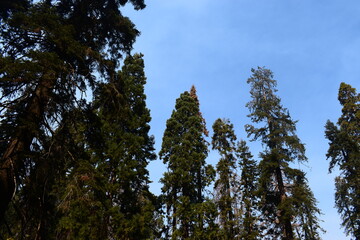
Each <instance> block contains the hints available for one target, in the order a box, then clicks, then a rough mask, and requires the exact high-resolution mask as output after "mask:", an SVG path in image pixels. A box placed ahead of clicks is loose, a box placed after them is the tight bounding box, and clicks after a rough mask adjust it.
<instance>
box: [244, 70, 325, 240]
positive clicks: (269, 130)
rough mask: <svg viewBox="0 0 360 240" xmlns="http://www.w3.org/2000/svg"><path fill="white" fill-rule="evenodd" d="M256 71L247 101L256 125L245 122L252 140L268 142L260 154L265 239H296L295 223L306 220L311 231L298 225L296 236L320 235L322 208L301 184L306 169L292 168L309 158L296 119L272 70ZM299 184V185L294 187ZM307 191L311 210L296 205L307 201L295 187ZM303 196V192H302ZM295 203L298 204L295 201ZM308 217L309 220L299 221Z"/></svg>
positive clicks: (264, 143) (261, 201) (260, 193)
mask: <svg viewBox="0 0 360 240" xmlns="http://www.w3.org/2000/svg"><path fill="white" fill-rule="evenodd" d="M252 72H253V75H252V76H251V77H250V78H249V79H248V83H249V84H250V86H251V91H250V94H251V97H252V100H251V101H250V102H249V103H248V104H247V107H248V108H249V110H250V114H249V117H250V118H251V120H252V122H253V123H254V124H255V126H254V125H246V131H247V132H248V134H249V136H252V137H253V140H257V139H260V140H261V142H262V143H263V145H264V146H265V150H264V152H262V153H261V154H260V157H261V159H262V160H261V162H260V164H259V170H260V178H259V196H260V203H259V204H260V206H262V208H261V211H262V213H263V218H262V219H261V220H262V221H263V223H262V224H263V225H266V227H265V232H264V233H263V234H265V235H264V237H265V238H266V239H284V240H285V239H294V238H295V236H294V226H296V225H298V224H299V225H300V224H306V225H309V226H311V228H312V229H313V231H311V235H308V234H309V232H308V231H307V229H300V230H299V229H296V230H297V231H300V233H299V232H297V235H298V236H297V237H299V238H300V239H304V236H307V239H318V233H317V232H318V231H319V230H320V229H319V226H318V223H317V222H318V219H317V216H316V214H317V213H318V212H319V210H318V209H317V208H316V206H315V199H313V195H312V194H311V191H310V190H309V188H308V187H307V186H306V184H305V181H306V180H302V184H298V179H299V178H303V179H305V176H304V173H303V172H302V171H300V170H295V169H293V168H291V166H290V163H293V162H295V161H298V162H302V161H306V156H305V147H304V145H303V144H302V143H301V142H300V140H299V138H298V137H297V135H296V134H295V131H296V127H295V124H296V122H295V121H293V120H292V119H291V117H290V115H289V112H288V110H287V109H286V108H284V107H283V106H282V105H281V104H280V98H279V97H278V96H277V95H276V94H275V93H276V92H277V89H276V81H275V80H274V79H273V74H272V72H271V71H270V70H268V69H265V68H258V69H256V70H255V69H252ZM260 124H263V125H262V126H260ZM295 186H296V187H295ZM300 189H301V191H303V192H304V193H307V195H305V197H306V199H308V200H307V201H306V203H309V204H310V205H309V206H308V207H309V209H311V210H309V211H307V212H298V211H297V207H298V206H299V205H302V204H303V203H304V202H305V199H302V200H301V199H300V195H298V194H296V192H295V190H297V191H300ZM302 197H304V196H302ZM295 203H296V204H295ZM298 219H302V220H303V219H305V221H306V223H305V222H304V221H303V222H301V221H300V222H298Z"/></svg>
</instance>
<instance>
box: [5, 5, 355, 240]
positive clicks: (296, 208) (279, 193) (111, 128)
mask: <svg viewBox="0 0 360 240" xmlns="http://www.w3.org/2000/svg"><path fill="white" fill-rule="evenodd" d="M126 4H131V5H132V6H133V8H134V9H135V10H141V9H143V8H145V3H144V1H143V0H130V1H128V0H96V1H94V0H61V1H58V0H41V1H31V0H2V1H1V2H0V24H1V29H0V31H1V35H0V46H1V50H0V51H1V56H0V79H1V81H0V87H1V103H0V114H1V115H0V121H1V122H0V135H1V144H0V157H1V160H0V239H37V240H40V239H58V240H61V239H94V240H95V239H124V240H125V239H134V240H140V239H199V240H202V239H204V240H205V239H221V240H223V239H224V240H230V239H243V240H252V239H254V240H255V239H269V240H274V239H282V240H295V239H304V240H315V239H321V234H322V231H324V230H323V229H322V228H321V227H320V225H321V210H320V209H319V208H318V207H317V206H316V203H317V201H316V199H315V197H314V195H313V193H312V191H311V189H310V187H309V185H308V181H307V179H306V174H305V172H303V171H302V170H300V169H297V168H295V167H294V166H296V165H297V163H303V162H306V161H307V157H306V155H305V146H304V144H303V143H302V142H301V140H300V139H299V137H298V136H297V135H296V121H294V120H293V119H292V118H291V116H290V113H289V111H288V109H287V108H285V107H284V106H283V105H282V103H281V99H280V97H279V96H278V95H277V93H276V92H277V88H276V87H277V82H276V80H274V76H273V73H272V72H271V70H269V69H266V68H265V67H258V68H256V69H252V70H251V72H252V74H251V76H250V77H249V78H248V79H247V83H248V84H249V86H250V88H251V91H250V94H249V102H248V103H247V105H246V107H247V108H248V110H249V114H248V117H249V124H247V125H245V129H246V132H247V134H248V138H249V139H250V140H251V141H259V142H261V143H262V146H263V150H262V151H261V153H260V155H259V161H257V160H256V159H254V157H253V155H252V153H251V151H250V149H249V147H248V146H247V142H246V141H245V140H242V139H239V138H238V137H237V136H236V135H235V133H234V126H233V124H232V123H231V122H230V120H229V119H224V118H219V119H217V120H216V121H215V122H214V123H213V124H212V131H209V130H208V129H207V126H206V122H205V119H204V118H203V115H202V113H201V110H200V101H199V99H198V96H197V93H196V88H195V87H194V86H193V87H191V89H190V90H189V91H185V92H183V93H182V94H181V95H180V96H179V97H178V98H177V99H176V102H175V106H174V110H173V112H172V114H171V116H170V117H169V119H168V120H167V122H166V128H165V131H164V135H163V138H162V145H161V149H160V151H159V153H158V157H159V158H160V159H161V160H162V162H163V164H164V165H165V166H166V171H165V173H164V174H163V176H162V178H161V180H160V183H161V185H162V189H161V192H162V193H161V194H160V195H159V196H156V195H154V194H153V193H151V192H150V190H149V184H150V182H151V181H150V179H149V172H148V170H147V166H148V164H149V162H150V161H152V160H155V159H156V158H157V154H156V151H155V149H154V137H153V136H151V135H150V134H149V130H150V121H151V116H150V110H149V109H148V108H147V106H146V95H145V93H144V86H145V84H146V77H145V72H144V61H143V56H142V54H139V53H137V54H133V53H132V48H133V44H134V42H135V40H136V37H137V36H138V35H139V31H138V30H137V29H136V27H135V25H134V24H133V23H132V22H131V20H130V19H129V18H128V17H126V16H124V15H123V14H122V12H121V8H122V7H123V6H125V5H126ZM338 99H339V102H340V104H341V105H342V113H341V115H340V117H339V120H338V121H337V122H336V123H333V122H331V121H328V122H327V123H326V126H325V137H326V139H328V141H329V149H328V153H327V158H328V159H329V160H330V161H329V171H330V172H331V171H333V170H334V169H335V168H336V169H339V176H338V177H336V179H335V188H336V192H335V199H334V200H335V204H336V207H337V209H338V211H339V214H340V216H341V218H342V225H343V228H344V229H345V231H346V233H347V234H348V235H350V236H352V237H354V239H360V171H359V167H360V94H358V93H357V92H356V89H354V88H352V86H350V85H348V84H346V83H341V85H340V88H339V95H338ZM210 132H211V133H212V134H210ZM211 150H212V151H216V152H218V156H219V159H218V162H217V164H216V166H212V165H210V164H208V163H207V161H206V160H207V156H208V153H209V151H211ZM294 163H296V164H294Z"/></svg>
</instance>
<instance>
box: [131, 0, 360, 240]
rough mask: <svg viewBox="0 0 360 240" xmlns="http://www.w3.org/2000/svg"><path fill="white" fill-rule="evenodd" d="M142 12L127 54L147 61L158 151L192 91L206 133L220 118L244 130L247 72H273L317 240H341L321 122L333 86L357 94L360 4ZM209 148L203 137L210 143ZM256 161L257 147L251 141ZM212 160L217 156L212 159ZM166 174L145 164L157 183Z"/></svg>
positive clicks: (171, 6)
mask: <svg viewBox="0 0 360 240" xmlns="http://www.w3.org/2000/svg"><path fill="white" fill-rule="evenodd" d="M146 4H147V7H146V9H144V10H143V11H139V12H136V11H133V10H129V9H128V8H126V11H125V12H124V13H125V15H128V16H129V17H130V18H131V20H132V21H133V22H134V23H135V25H136V26H137V28H138V29H139V30H140V31H141V36H140V37H139V38H138V40H137V43H136V44H135V51H134V52H142V53H143V54H144V55H145V57H144V59H145V71H146V75H147V77H148V84H147V85H146V94H147V97H148V98H147V104H148V107H149V108H150V110H151V115H152V122H151V127H152V128H151V133H152V134H154V136H155V139H156V151H157V152H158V151H159V150H160V146H161V139H162V134H163V132H164V129H165V124H166V120H167V119H168V118H169V117H170V115H171V112H172V110H173V108H174V105H175V100H176V98H178V97H179V95H180V93H182V92H184V91H186V90H189V89H190V87H191V85H192V84H194V85H195V86H196V88H197V90H198V95H199V100H200V104H201V106H200V107H201V111H202V113H203V115H204V117H205V119H206V121H207V127H208V129H209V130H210V129H211V126H212V124H213V122H214V121H215V120H216V119H217V118H219V117H220V118H229V119H230V121H231V122H232V123H233V124H234V125H235V129H236V133H237V135H238V138H242V139H245V140H247V139H246V134H245V132H244V125H245V124H247V123H249V122H250V121H249V119H248V118H247V117H246V115H247V114H248V113H249V112H248V109H247V108H246V107H245V104H246V102H248V101H249V100H250V94H249V86H248V85H247V84H246V80H247V78H248V77H249V76H250V75H251V72H250V69H251V68H256V67H257V66H265V67H267V68H269V69H271V70H272V71H273V72H274V75H275V77H274V78H275V79H276V80H277V81H278V89H279V92H278V95H279V96H280V97H281V98H282V104H283V105H284V106H285V107H286V108H288V109H289V111H290V114H291V116H292V118H293V119H296V120H299V122H298V124H297V127H298V132H297V133H298V136H299V137H300V139H301V140H302V141H303V142H304V143H305V144H306V147H307V156H308V158H309V161H308V163H307V164H306V165H300V166H298V167H300V168H301V169H302V170H304V171H305V172H307V177H308V180H309V184H310V187H311V188H312V190H313V192H314V194H315V197H316V198H317V200H318V201H319V203H318V207H319V208H320V209H321V210H322V211H323V213H324V215H322V216H321V219H322V220H323V221H324V222H323V223H322V227H323V228H324V229H325V230H326V231H327V233H326V234H324V235H323V239H324V240H345V239H350V238H346V237H345V235H344V233H343V229H341V228H340V217H339V215H338V214H337V211H336V209H334V177H335V176H336V174H328V161H327V160H326V157H325V154H326V151H327V148H328V144H327V141H326V139H325V138H324V125H325V123H326V120H327V119H330V120H332V121H335V122H336V121H337V118H338V117H339V116H340V114H341V109H340V105H339V103H338V101H337V91H338V88H339V84H340V82H346V83H348V84H350V85H352V86H353V87H355V88H357V89H358V90H360V1H358V0H348V1H340V0H338V1H335V0H316V1H314V0H286V1H284V0H271V1H270V0H232V1H230V0H222V1H215V0H152V1H150V0H149V1H146ZM209 141H210V139H209ZM250 146H251V150H252V153H253V155H254V156H255V157H257V156H258V152H259V151H261V146H259V144H251V145H250ZM208 161H209V163H212V164H214V165H215V164H216V162H217V156H216V154H214V153H210V155H209V158H208ZM164 170H165V168H164V166H163V164H162V162H161V161H160V160H156V161H154V162H152V163H151V164H150V166H149V171H150V177H151V179H152V180H153V181H154V183H153V184H152V185H151V189H152V191H153V192H154V193H156V194H159V193H160V188H161V185H160V184H159V183H158V180H159V178H160V177H161V176H162V172H163V171H164Z"/></svg>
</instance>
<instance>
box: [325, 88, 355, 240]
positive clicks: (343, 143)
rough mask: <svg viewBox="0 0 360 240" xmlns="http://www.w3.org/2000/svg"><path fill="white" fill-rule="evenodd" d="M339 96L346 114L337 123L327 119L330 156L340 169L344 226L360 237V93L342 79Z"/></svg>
mask: <svg viewBox="0 0 360 240" xmlns="http://www.w3.org/2000/svg"><path fill="white" fill-rule="evenodd" d="M338 99H339V102H340V104H341V105H342V115H341V117H340V118H339V120H338V122H337V124H334V123H333V122H331V121H328V122H327V123H326V126H325V128H326V130H325V136H326V138H327V139H328V140H329V150H328V152H327V154H326V156H327V158H328V159H330V167H329V171H330V172H332V171H333V169H334V168H335V166H338V167H339V169H340V176H338V177H336V179H335V187H336V193H335V204H336V207H337V209H338V211H339V213H340V214H341V217H342V220H343V222H342V226H343V227H344V228H345V230H346V233H347V234H351V235H352V236H353V237H354V238H355V239H360V94H359V93H356V89H355V88H353V87H351V86H350V85H349V84H346V83H341V84H340V89H339V95H338Z"/></svg>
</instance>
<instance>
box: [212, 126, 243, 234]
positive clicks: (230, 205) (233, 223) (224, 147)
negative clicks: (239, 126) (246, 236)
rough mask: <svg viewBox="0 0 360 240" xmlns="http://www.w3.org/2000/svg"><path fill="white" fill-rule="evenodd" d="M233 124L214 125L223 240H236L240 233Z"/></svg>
mask: <svg viewBox="0 0 360 240" xmlns="http://www.w3.org/2000/svg"><path fill="white" fill-rule="evenodd" d="M233 128H234V127H233V124H231V123H230V121H229V120H227V119H217V120H216V121H215V122H214V124H213V132H214V133H213V136H212V149H215V150H217V151H218V152H219V154H220V160H219V162H218V163H217V165H216V173H217V175H218V176H217V179H216V181H215V199H216V202H217V205H218V209H219V224H220V227H221V232H220V234H219V235H220V236H221V239H235V236H236V235H238V233H239V228H238V219H237V218H236V215H237V213H236V210H237V209H236V208H237V192H238V191H237V189H236V188H238V186H239V182H238V179H237V174H236V168H237V164H236V156H235V141H236V136H235V133H234V129H233Z"/></svg>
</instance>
